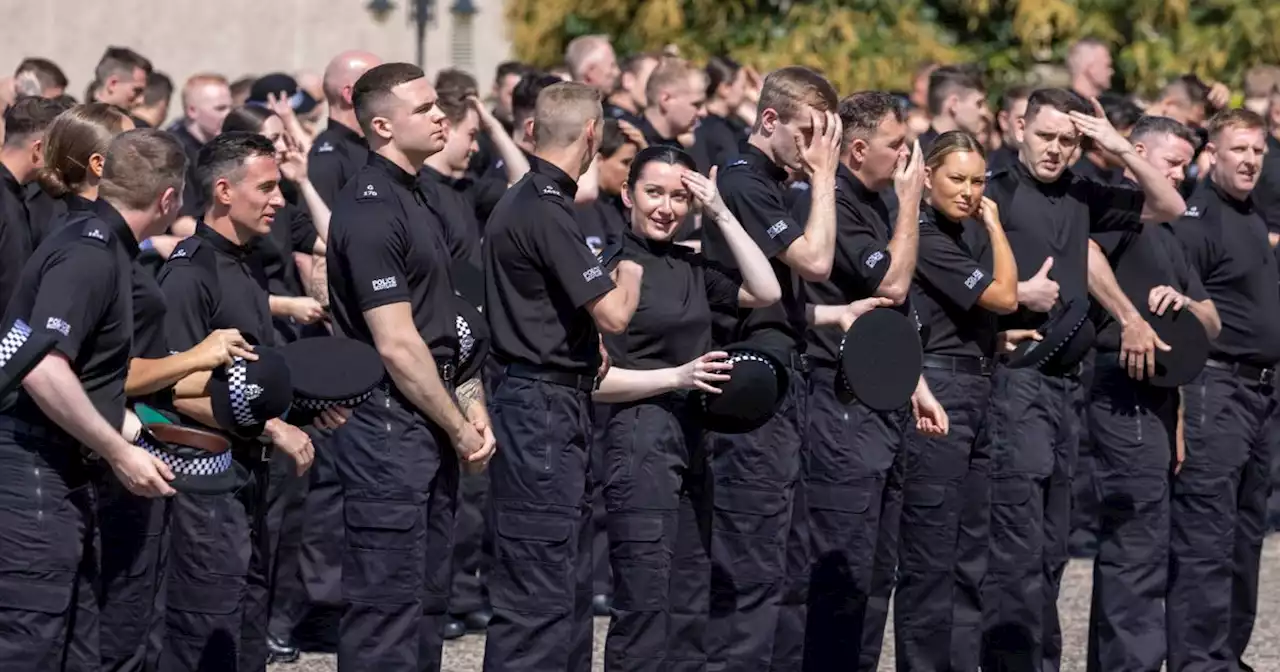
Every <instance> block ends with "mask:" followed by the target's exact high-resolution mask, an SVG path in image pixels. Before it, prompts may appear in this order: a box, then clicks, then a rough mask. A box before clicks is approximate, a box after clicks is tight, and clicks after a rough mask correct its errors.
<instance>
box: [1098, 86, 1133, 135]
mask: <svg viewBox="0 0 1280 672" xmlns="http://www.w3.org/2000/svg"><path fill="white" fill-rule="evenodd" d="M1098 104H1099V105H1101V106H1102V111H1103V113H1105V114H1106V115H1107V121H1109V122H1111V125H1112V126H1113V127H1115V128H1116V129H1118V130H1124V129H1131V128H1133V126H1134V124H1136V123H1138V120H1139V119H1141V118H1142V108H1140V107H1138V105H1137V104H1136V103H1134V102H1133V101H1131V100H1129V99H1128V98H1126V97H1124V96H1121V95H1119V94H1115V93H1103V94H1102V95H1100V96H1098Z"/></svg>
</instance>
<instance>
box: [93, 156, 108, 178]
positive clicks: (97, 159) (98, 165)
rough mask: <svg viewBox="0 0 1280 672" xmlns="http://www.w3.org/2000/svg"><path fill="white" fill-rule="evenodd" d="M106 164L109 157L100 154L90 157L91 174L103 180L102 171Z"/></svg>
mask: <svg viewBox="0 0 1280 672" xmlns="http://www.w3.org/2000/svg"><path fill="white" fill-rule="evenodd" d="M106 164H107V157H105V156H103V155H101V154H98V153H97V152H94V153H93V154H90V155H89V172H91V173H93V176H94V177H96V178H98V179H102V169H103V168H104V167H105V166H106Z"/></svg>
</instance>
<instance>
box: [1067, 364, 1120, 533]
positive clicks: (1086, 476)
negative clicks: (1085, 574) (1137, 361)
mask: <svg viewBox="0 0 1280 672" xmlns="http://www.w3.org/2000/svg"><path fill="white" fill-rule="evenodd" d="M1116 357H1117V355H1116V353H1114V352H1105V353H1102V354H1101V355H1099V354H1098V352H1097V351H1096V350H1090V351H1089V354H1088V355H1087V356H1086V357H1085V359H1084V361H1083V362H1081V363H1080V389H1079V391H1078V392H1077V393H1076V421H1077V423H1078V424H1077V426H1078V427H1079V428H1080V451H1079V454H1078V455H1077V456H1076V468H1075V472H1074V473H1073V474H1072V475H1071V537H1070V540H1069V541H1068V546H1067V550H1068V552H1069V553H1070V554H1071V556H1072V557H1079V558H1092V557H1094V555H1096V554H1097V552H1098V517H1099V516H1100V515H1101V513H1100V511H1099V510H1098V507H1099V506H1100V504H1099V502H1098V490H1097V488H1096V487H1095V486H1094V473H1093V472H1094V463H1095V462H1096V458H1095V456H1094V447H1093V443H1094V442H1093V437H1092V433H1093V432H1092V426H1091V423H1090V422H1089V413H1090V409H1091V408H1092V402H1091V397H1092V395H1093V380H1094V370H1095V366H1096V362H1102V360H1103V359H1106V358H1110V359H1111V361H1113V362H1114V361H1116ZM1103 363H1105V362H1103Z"/></svg>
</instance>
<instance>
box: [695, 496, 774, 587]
mask: <svg viewBox="0 0 1280 672" xmlns="http://www.w3.org/2000/svg"><path fill="white" fill-rule="evenodd" d="M714 507H715V515H714V517H713V518H712V528H711V557H712V562H713V563H714V566H715V570H716V571H717V572H718V573H721V574H723V575H724V576H725V577H726V578H729V579H730V580H732V581H733V582H735V583H736V582H743V583H772V582H774V581H776V580H779V579H781V578H782V576H783V570H784V568H785V566H786V565H785V558H786V540H787V527H788V525H787V524H788V521H789V517H788V516H787V497H786V493H784V492H782V491H777V490H754V489H747V488H743V487H741V486H725V485H721V484H717V486H716V488H715V490H714Z"/></svg>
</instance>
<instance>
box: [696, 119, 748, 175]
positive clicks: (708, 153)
mask: <svg viewBox="0 0 1280 672" xmlns="http://www.w3.org/2000/svg"><path fill="white" fill-rule="evenodd" d="M747 131H748V128H747V125H746V123H745V122H743V121H742V120H741V119H739V118H738V117H721V116H717V115H714V114H708V115H707V116H706V118H704V119H702V120H701V121H699V122H698V127H697V128H696V129H694V132H693V136H694V147H695V148H696V149H697V151H698V153H699V155H701V156H703V157H705V158H706V160H707V168H708V169H709V168H710V167H711V166H723V165H724V163H725V161H726V160H727V159H729V158H730V157H733V156H735V155H736V154H737V153H738V144H739V143H741V142H742V141H743V140H745V139H746V137H747Z"/></svg>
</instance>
